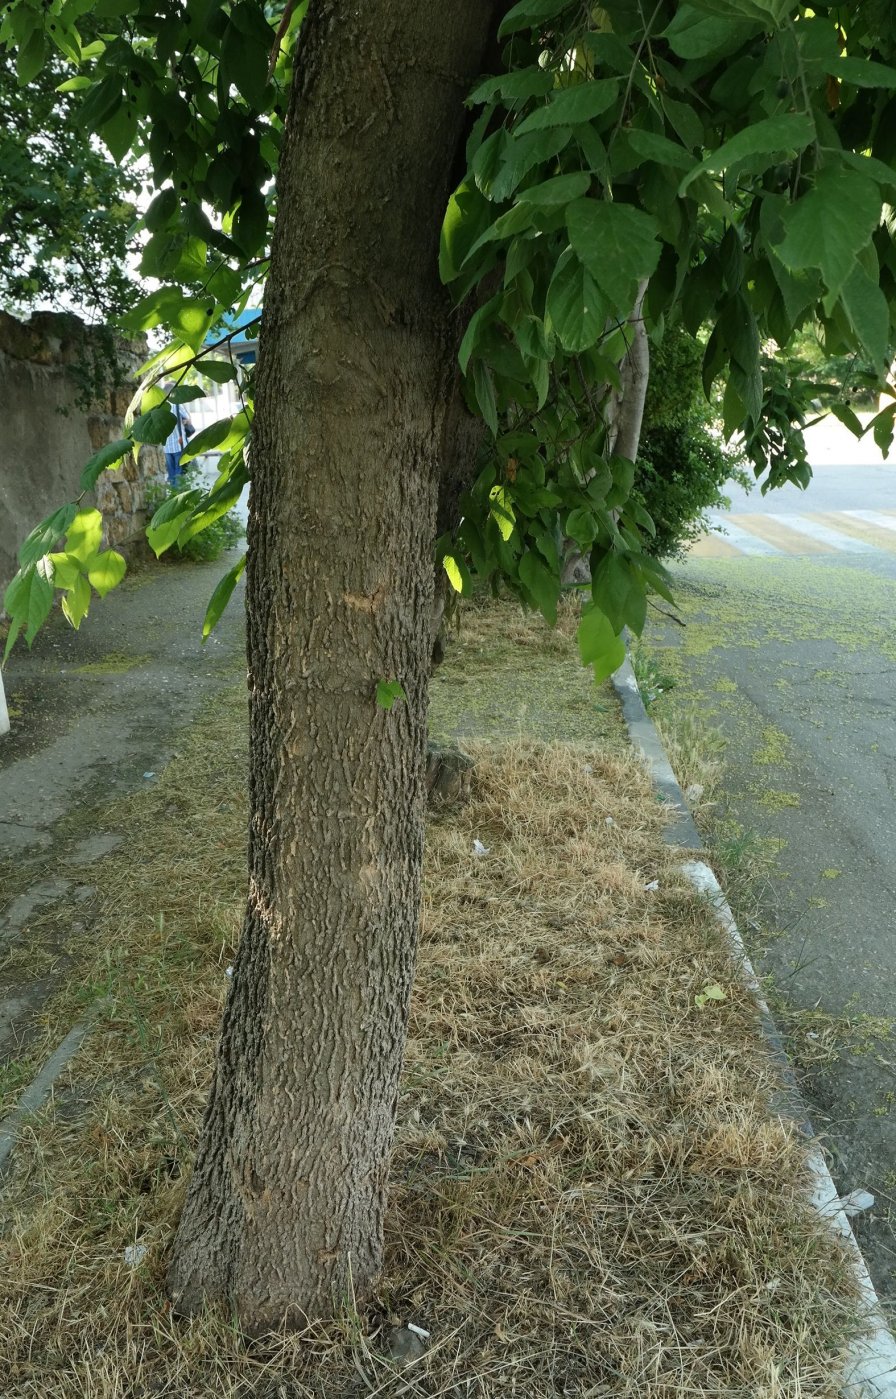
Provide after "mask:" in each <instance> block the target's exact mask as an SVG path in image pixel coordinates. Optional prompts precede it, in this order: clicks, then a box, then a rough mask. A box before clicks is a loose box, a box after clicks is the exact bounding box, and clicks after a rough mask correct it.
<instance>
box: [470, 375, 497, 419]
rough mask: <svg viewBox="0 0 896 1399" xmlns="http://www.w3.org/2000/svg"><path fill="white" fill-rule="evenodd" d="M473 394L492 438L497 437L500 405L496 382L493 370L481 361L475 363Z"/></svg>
mask: <svg viewBox="0 0 896 1399" xmlns="http://www.w3.org/2000/svg"><path fill="white" fill-rule="evenodd" d="M473 393H474V394H475V396H476V402H477V403H478V405H479V411H480V413H481V414H482V416H483V418H484V419H485V422H486V424H487V425H488V427H489V428H490V429H491V433H492V436H493V437H497V435H498V405H497V400H496V398H495V381H494V379H493V377H492V373H491V370H490V369H488V368H487V366H486V365H484V364H483V363H482V360H481V359H477V360H474V361H473Z"/></svg>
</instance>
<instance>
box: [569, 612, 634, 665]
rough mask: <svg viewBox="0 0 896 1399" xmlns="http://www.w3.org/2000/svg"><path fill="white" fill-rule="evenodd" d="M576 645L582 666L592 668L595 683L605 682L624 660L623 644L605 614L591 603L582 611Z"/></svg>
mask: <svg viewBox="0 0 896 1399" xmlns="http://www.w3.org/2000/svg"><path fill="white" fill-rule="evenodd" d="M578 643H579V655H580V657H581V659H582V665H590V666H592V667H593V669H594V678H595V680H597V681H601V680H606V678H607V676H608V675H612V674H613V671H614V670H618V669H619V667H620V666H621V665H622V662H623V661H624V660H625V643H624V642H623V640H622V638H621V637H618V636H617V635H616V633H615V632H614V631H613V628H612V626H611V625H610V620H609V618H608V617H607V616H606V614H605V613H603V612H601V610H600V608H599V607H596V606H595V604H594V603H593V602H592V603H589V605H588V606H587V607H585V608H583V609H582V616H581V620H580V621H579V630H578Z"/></svg>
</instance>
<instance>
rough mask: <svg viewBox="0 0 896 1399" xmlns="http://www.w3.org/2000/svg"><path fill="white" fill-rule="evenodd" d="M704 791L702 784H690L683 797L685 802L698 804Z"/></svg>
mask: <svg viewBox="0 0 896 1399" xmlns="http://www.w3.org/2000/svg"><path fill="white" fill-rule="evenodd" d="M705 790H706V789H705V787H704V786H703V783H702V782H692V783H691V785H690V787H688V789H687V791H686V792H685V794H684V795H685V798H686V800H687V801H689V802H698V801H699V800H700V798H701V797H702V796H703V793H704V791H705Z"/></svg>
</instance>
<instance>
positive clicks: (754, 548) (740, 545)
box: [710, 515, 782, 556]
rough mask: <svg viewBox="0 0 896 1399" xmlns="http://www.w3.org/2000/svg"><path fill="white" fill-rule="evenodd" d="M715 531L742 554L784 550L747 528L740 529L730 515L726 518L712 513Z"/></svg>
mask: <svg viewBox="0 0 896 1399" xmlns="http://www.w3.org/2000/svg"><path fill="white" fill-rule="evenodd" d="M710 519H711V521H712V528H713V533H714V534H718V535H720V536H721V537H722V538H723V539H727V540H728V542H729V544H733V545H734V547H735V549H739V550H740V552H741V553H742V554H764V555H766V556H768V555H772V554H780V553H781V552H782V551H781V550H780V549H776V548H775V546H774V544H769V543H767V542H766V540H764V539H759V538H758V537H757V536H756V535H755V534H748V533H747V531H746V530H745V529H740V528H739V527H738V526H737V525H736V524H735V523H734V521H733V520H732V519H731V517H730V516H729V515H726V516H725V517H724V519H723V518H722V517H721V516H719V515H711V516H710Z"/></svg>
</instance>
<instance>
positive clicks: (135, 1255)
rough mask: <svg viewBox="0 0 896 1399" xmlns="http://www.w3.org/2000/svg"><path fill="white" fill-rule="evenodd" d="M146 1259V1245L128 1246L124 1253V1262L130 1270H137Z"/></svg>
mask: <svg viewBox="0 0 896 1399" xmlns="http://www.w3.org/2000/svg"><path fill="white" fill-rule="evenodd" d="M145 1257H146V1245H145V1244H128V1245H127V1247H126V1249H125V1251H124V1261H125V1263H127V1265H128V1267H129V1268H137V1267H139V1265H140V1264H141V1263H142V1262H143V1260H144V1258H145Z"/></svg>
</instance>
